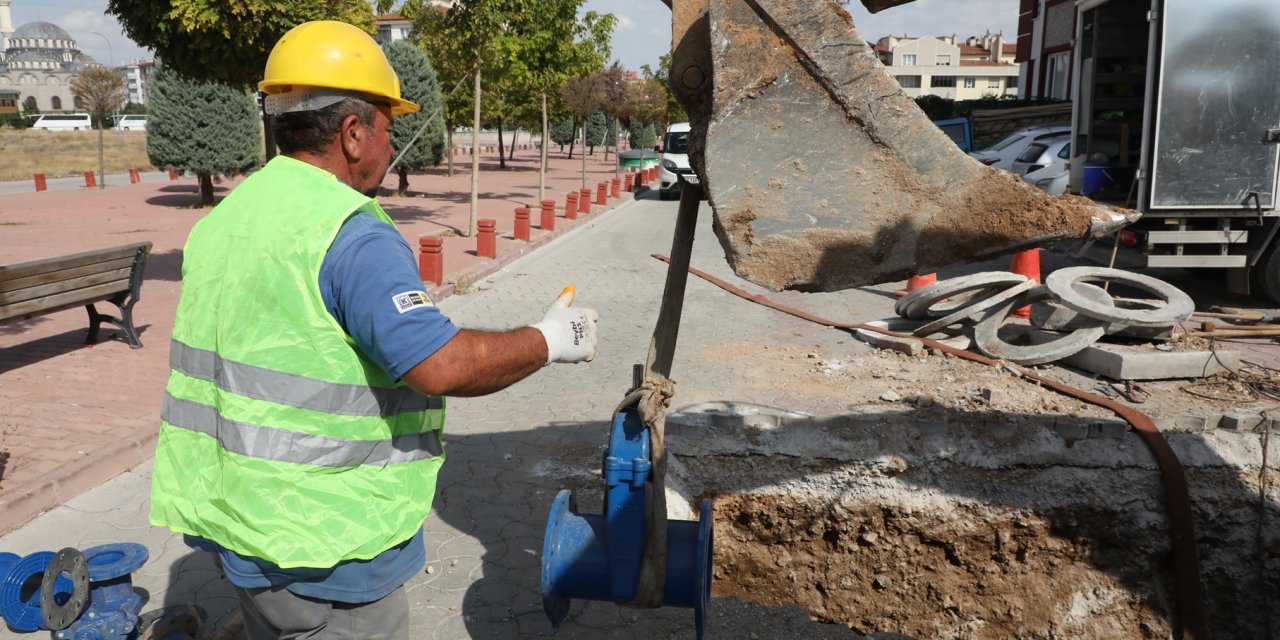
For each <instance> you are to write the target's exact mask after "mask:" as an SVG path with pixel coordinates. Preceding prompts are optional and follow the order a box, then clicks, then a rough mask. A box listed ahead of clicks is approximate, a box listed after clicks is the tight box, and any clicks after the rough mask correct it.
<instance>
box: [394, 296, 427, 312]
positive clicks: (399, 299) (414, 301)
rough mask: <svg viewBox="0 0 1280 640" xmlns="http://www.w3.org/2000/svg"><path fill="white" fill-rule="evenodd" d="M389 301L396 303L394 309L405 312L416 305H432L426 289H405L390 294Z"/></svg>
mask: <svg viewBox="0 0 1280 640" xmlns="http://www.w3.org/2000/svg"><path fill="white" fill-rule="evenodd" d="M391 302H392V303H393V304H395V305H396V311H399V312H400V313H405V312H407V311H409V310H411V309H416V308H418V307H434V306H435V305H434V304H432V303H431V298H430V297H429V296H427V292H426V291H406V292H404V293H397V294H396V295H394V296H391Z"/></svg>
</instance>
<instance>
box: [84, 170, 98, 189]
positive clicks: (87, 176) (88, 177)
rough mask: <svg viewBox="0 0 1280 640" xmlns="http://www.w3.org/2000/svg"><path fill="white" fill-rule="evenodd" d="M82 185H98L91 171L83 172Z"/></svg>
mask: <svg viewBox="0 0 1280 640" xmlns="http://www.w3.org/2000/svg"><path fill="white" fill-rule="evenodd" d="M84 186H86V187H96V186H98V181H97V180H95V179H94V177H93V172H92V171H86V172H84Z"/></svg>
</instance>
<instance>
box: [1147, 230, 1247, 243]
mask: <svg viewBox="0 0 1280 640" xmlns="http://www.w3.org/2000/svg"><path fill="white" fill-rule="evenodd" d="M1248 241H1249V232H1248V231H1244V230H1243V229H1233V230H1231V231H1148V232H1147V242H1150V243H1152V244H1240V243H1243V242H1248Z"/></svg>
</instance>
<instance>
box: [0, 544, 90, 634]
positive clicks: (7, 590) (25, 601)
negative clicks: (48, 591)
mask: <svg viewBox="0 0 1280 640" xmlns="http://www.w3.org/2000/svg"><path fill="white" fill-rule="evenodd" d="M53 556H54V553H53V552H52V551H37V552H35V553H33V554H31V555H28V556H25V557H23V558H21V559H19V560H16V561H15V560H14V558H17V556H15V555H13V554H12V553H6V554H3V557H0V574H3V575H2V577H0V616H3V617H4V621H5V623H6V624H8V625H9V628H11V629H13V630H14V631H21V632H23V633H31V632H33V631H39V630H40V629H47V628H48V627H46V626H45V623H44V614H43V613H42V612H41V610H40V583H41V582H44V570H45V569H47V568H49V563H50V562H51V561H52V560H53ZM4 566H8V570H3V568H4ZM53 585H54V587H53V594H54V598H55V599H57V600H59V601H65V600H66V599H68V598H70V597H71V594H72V591H73V590H74V589H75V586H74V585H73V583H72V582H71V579H70V578H67V577H66V576H64V575H62V574H59V575H58V579H57V580H56V581H55V582H54V583H53Z"/></svg>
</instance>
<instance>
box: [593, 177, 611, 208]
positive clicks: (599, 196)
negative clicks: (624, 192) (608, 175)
mask: <svg viewBox="0 0 1280 640" xmlns="http://www.w3.org/2000/svg"><path fill="white" fill-rule="evenodd" d="M608 194H609V183H608V182H598V183H596V204H598V205H600V206H602V207H603V206H604V205H605V204H607V203H608V202H609V199H608V198H609V196H608Z"/></svg>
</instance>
